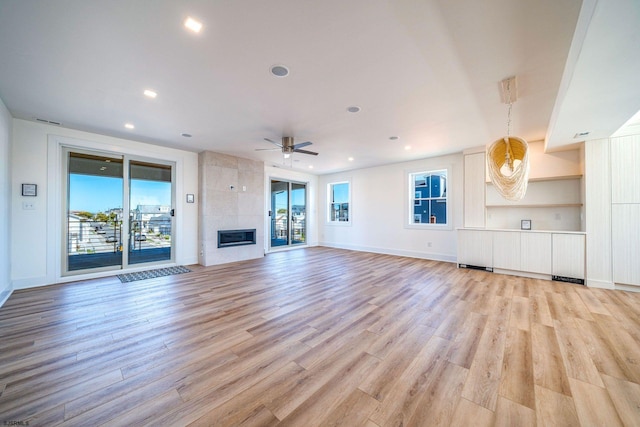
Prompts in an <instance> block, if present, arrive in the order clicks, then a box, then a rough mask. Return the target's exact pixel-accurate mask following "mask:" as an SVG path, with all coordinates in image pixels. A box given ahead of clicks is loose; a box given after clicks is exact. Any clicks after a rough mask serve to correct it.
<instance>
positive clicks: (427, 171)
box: [404, 166, 453, 230]
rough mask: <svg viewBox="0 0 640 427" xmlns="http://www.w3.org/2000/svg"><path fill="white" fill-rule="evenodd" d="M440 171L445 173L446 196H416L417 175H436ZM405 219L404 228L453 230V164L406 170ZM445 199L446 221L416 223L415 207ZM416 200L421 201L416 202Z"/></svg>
mask: <svg viewBox="0 0 640 427" xmlns="http://www.w3.org/2000/svg"><path fill="white" fill-rule="evenodd" d="M438 173H444V174H445V180H446V184H445V185H446V187H445V193H444V194H445V196H444V197H431V195H429V197H421V198H416V195H417V192H416V187H415V176H416V175H436V174H438ZM425 184H426V183H425ZM405 186H406V187H405V190H406V191H405V195H406V196H405V197H406V199H405V220H404V228H412V229H419V230H452V229H453V222H452V214H451V212H452V210H453V206H452V198H451V197H450V194H451V188H452V186H451V166H441V167H424V168H419V169H412V170H409V171H405ZM438 199H440V200H441V199H444V200H445V203H446V214H445V218H446V222H445V223H439V224H435V223H424V222H420V223H416V222H415V214H414V208H415V206H421V205H422V204H424V203H425V202H427V203H429V202H431V201H432V200H438ZM416 202H419V204H418V203H416Z"/></svg>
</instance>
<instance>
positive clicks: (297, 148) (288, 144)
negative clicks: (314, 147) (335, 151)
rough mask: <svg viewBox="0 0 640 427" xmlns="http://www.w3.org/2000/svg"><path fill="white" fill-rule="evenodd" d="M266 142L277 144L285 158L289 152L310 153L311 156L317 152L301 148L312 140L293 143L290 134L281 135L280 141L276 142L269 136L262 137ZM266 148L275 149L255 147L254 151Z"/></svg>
mask: <svg viewBox="0 0 640 427" xmlns="http://www.w3.org/2000/svg"><path fill="white" fill-rule="evenodd" d="M264 140H265V141H267V142H270V143H272V144H273V145H276V146H278V148H279V149H280V150H282V153H283V154H284V157H285V158H289V156H290V155H291V153H302V154H310V155H312V156H317V155H318V153H316V152H314V151H308V150H302V149H301V148H302V147H306V146H308V145H311V144H313V142H309V141H307V142H300V143H298V144H294V143H293V137H291V136H283V137H282V143H278V142H275V141H272V140H270V139H269V138H265V139H264ZM268 150H277V148H257V149H256V151H268Z"/></svg>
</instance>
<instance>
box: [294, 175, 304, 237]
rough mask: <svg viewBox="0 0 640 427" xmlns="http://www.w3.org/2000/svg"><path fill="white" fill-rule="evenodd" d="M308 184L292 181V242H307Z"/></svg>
mask: <svg viewBox="0 0 640 427" xmlns="http://www.w3.org/2000/svg"><path fill="white" fill-rule="evenodd" d="M306 219H307V186H306V185H305V184H298V183H295V182H292V183H291V244H292V245H299V244H304V243H306V242H307V229H306V227H307V221H306Z"/></svg>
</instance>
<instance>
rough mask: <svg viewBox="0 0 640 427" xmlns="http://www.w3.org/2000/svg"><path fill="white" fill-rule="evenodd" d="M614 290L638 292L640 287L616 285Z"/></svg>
mask: <svg viewBox="0 0 640 427" xmlns="http://www.w3.org/2000/svg"><path fill="white" fill-rule="evenodd" d="M614 289H615V290H616V291H627V292H640V286H638V285H624V284H620V283H616V284H615V285H614Z"/></svg>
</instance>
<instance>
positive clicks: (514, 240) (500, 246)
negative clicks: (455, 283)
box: [458, 229, 585, 279]
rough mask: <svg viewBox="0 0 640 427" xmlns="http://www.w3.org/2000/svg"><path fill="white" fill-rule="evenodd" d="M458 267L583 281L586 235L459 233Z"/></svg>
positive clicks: (483, 231) (460, 230) (507, 232)
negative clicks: (472, 267) (481, 268)
mask: <svg viewBox="0 0 640 427" xmlns="http://www.w3.org/2000/svg"><path fill="white" fill-rule="evenodd" d="M458 264H459V265H460V266H474V267H484V268H487V269H489V270H494V271H499V272H506V273H509V274H516V275H517V274H521V275H524V276H527V275H529V276H531V275H533V277H538V275H543V276H545V277H550V276H559V277H561V278H570V279H584V277H585V235H584V233H577V232H576V233H562V232H540V231H519V230H487V229H485V230H469V229H459V230H458Z"/></svg>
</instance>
